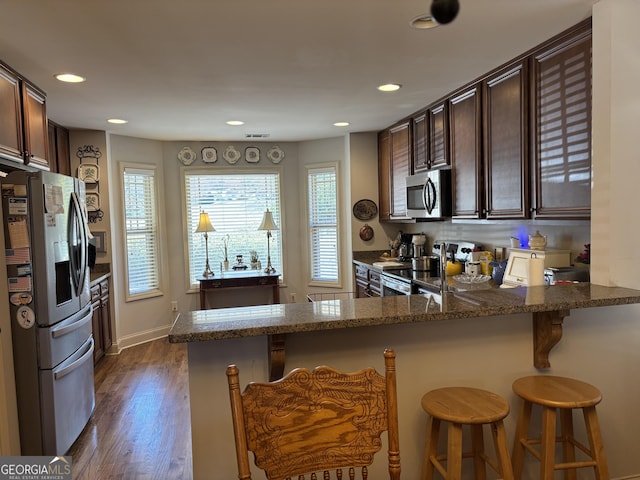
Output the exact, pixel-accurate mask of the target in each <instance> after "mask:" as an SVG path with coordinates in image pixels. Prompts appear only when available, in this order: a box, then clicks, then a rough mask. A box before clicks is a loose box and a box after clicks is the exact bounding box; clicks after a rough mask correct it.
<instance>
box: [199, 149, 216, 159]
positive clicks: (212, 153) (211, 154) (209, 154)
mask: <svg viewBox="0 0 640 480" xmlns="http://www.w3.org/2000/svg"><path fill="white" fill-rule="evenodd" d="M201 153H202V161H203V162H204V163H216V162H217V161H218V151H217V150H216V149H215V148H214V147H204V148H203V149H202V152H201Z"/></svg>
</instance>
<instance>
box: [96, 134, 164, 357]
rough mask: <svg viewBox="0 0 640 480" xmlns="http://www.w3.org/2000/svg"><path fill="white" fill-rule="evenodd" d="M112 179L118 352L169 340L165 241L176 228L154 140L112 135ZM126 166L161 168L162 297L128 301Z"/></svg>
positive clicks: (110, 172) (158, 172) (160, 260)
mask: <svg viewBox="0 0 640 480" xmlns="http://www.w3.org/2000/svg"><path fill="white" fill-rule="evenodd" d="M108 138H109V152H108V153H109V176H110V179H111V189H110V213H111V219H112V222H111V258H112V260H111V269H112V272H113V277H112V285H113V287H112V292H113V293H112V295H113V308H112V310H111V311H112V312H113V314H112V317H113V321H114V324H115V330H114V332H115V335H114V336H115V341H116V343H117V348H119V349H122V348H126V347H128V346H131V345H136V344H138V343H141V342H144V341H148V340H152V339H155V338H160V337H163V336H166V335H167V333H168V332H169V328H170V327H171V324H172V322H173V315H172V314H171V283H170V282H169V278H170V275H171V271H170V269H169V261H168V260H169V255H170V251H169V250H168V249H167V242H166V241H165V240H164V239H165V238H166V235H167V231H170V230H172V229H175V228H176V225H175V223H174V222H173V221H172V219H170V218H168V217H167V215H166V208H165V205H166V204H167V203H171V202H170V201H169V202H167V199H171V197H167V196H166V193H165V189H164V188H163V187H164V178H165V175H166V173H165V172H164V163H163V158H162V143H161V142H157V141H154V140H143V139H136V138H131V137H122V136H117V135H110V136H109V137H108ZM122 163H125V164H132V163H134V164H148V165H150V166H156V167H158V169H157V171H156V175H157V181H158V185H159V188H158V224H159V228H160V232H161V242H160V255H159V265H158V270H159V273H160V282H161V286H160V289H161V291H162V295H160V296H156V297H150V298H145V299H139V300H135V301H129V302H127V301H126V298H127V294H126V291H125V289H126V285H125V281H124V278H125V276H126V263H125V249H124V246H123V245H124V232H123V225H124V221H123V215H124V210H123V203H122V199H123V195H122V179H121V170H120V169H121V167H122Z"/></svg>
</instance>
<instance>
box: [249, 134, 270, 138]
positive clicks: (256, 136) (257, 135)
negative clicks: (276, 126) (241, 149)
mask: <svg viewBox="0 0 640 480" xmlns="http://www.w3.org/2000/svg"><path fill="white" fill-rule="evenodd" d="M270 135H271V134H269V133H245V134H244V138H269V136H270Z"/></svg>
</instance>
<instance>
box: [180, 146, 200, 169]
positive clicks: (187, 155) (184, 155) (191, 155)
mask: <svg viewBox="0 0 640 480" xmlns="http://www.w3.org/2000/svg"><path fill="white" fill-rule="evenodd" d="M195 159H196V152H194V151H193V149H192V148H190V147H183V148H182V150H180V151H179V152H178V160H180V162H181V163H182V164H183V165H191V164H192V163H193V162H194V161H195Z"/></svg>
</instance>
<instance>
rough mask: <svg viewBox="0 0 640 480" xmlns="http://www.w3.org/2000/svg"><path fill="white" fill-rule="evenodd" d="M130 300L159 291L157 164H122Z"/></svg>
mask: <svg viewBox="0 0 640 480" xmlns="http://www.w3.org/2000/svg"><path fill="white" fill-rule="evenodd" d="M122 185H123V186H122V190H123V200H124V231H125V238H126V241H125V249H126V263H127V276H126V283H127V300H133V299H135V298H137V297H139V298H146V297H148V296H152V295H154V294H159V293H160V274H159V253H158V252H159V249H158V238H159V235H158V216H157V203H156V202H157V195H156V188H157V186H156V172H155V168H153V167H151V168H147V167H146V166H145V167H144V168H142V167H130V166H125V167H123V168H122Z"/></svg>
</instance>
